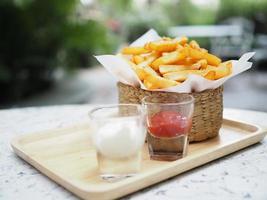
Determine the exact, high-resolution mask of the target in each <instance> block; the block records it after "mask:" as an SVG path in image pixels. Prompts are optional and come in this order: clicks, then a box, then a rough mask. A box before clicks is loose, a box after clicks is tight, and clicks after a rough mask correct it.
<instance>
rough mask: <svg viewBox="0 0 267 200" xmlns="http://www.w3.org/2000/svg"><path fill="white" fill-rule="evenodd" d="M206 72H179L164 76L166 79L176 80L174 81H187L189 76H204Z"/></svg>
mask: <svg viewBox="0 0 267 200" xmlns="http://www.w3.org/2000/svg"><path fill="white" fill-rule="evenodd" d="M204 73H205V72H204V71H203V70H183V71H178V72H170V73H166V74H164V75H163V77H164V78H167V79H170V80H174V81H179V82H182V81H185V80H186V79H187V77H188V75H189V74H197V75H203V74H204Z"/></svg>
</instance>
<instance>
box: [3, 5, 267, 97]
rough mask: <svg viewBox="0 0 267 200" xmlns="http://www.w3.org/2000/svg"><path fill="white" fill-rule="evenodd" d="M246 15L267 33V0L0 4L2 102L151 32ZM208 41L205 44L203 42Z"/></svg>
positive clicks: (47, 84) (91, 61) (28, 92)
mask: <svg viewBox="0 0 267 200" xmlns="http://www.w3.org/2000/svg"><path fill="white" fill-rule="evenodd" d="M233 16H242V17H244V18H247V19H250V20H253V21H255V23H259V24H260V26H259V27H260V28H258V29H257V31H258V32H263V33H266V32H267V31H266V30H267V22H266V18H267V1H266V0H115V1H110V0H81V1H78V0H65V1H60V0H1V1H0V29H1V31H0V89H1V91H3V92H2V95H1V96H0V101H6V100H10V99H20V98H22V97H25V96H27V95H30V94H32V93H34V92H36V91H39V90H42V89H44V88H46V87H48V86H49V85H51V83H52V82H53V74H54V71H55V69H57V68H63V69H66V70H69V71H70V70H73V69H77V68H81V67H83V68H84V67H89V66H92V65H94V64H96V63H95V61H94V59H93V55H95V54H108V53H114V52H116V50H117V49H118V48H119V47H120V45H121V44H123V43H128V42H131V41H133V40H134V39H136V38H137V37H139V36H140V35H141V34H143V33H144V32H145V31H147V30H148V29H150V28H154V29H156V30H157V31H158V32H159V33H160V34H162V35H167V31H166V30H167V29H168V28H169V27H170V26H177V25H196V24H217V23H220V22H221V21H223V20H225V19H228V18H230V17H233ZM204 42H205V41H204Z"/></svg>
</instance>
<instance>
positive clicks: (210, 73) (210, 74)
mask: <svg viewBox="0 0 267 200" xmlns="http://www.w3.org/2000/svg"><path fill="white" fill-rule="evenodd" d="M203 77H204V78H206V79H209V80H215V77H216V72H215V71H208V73H206V74H205V75H204V76H203Z"/></svg>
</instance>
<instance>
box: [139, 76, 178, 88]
mask: <svg viewBox="0 0 267 200" xmlns="http://www.w3.org/2000/svg"><path fill="white" fill-rule="evenodd" d="M145 80H146V82H148V83H150V84H151V85H150V87H151V88H153V89H163V88H168V87H172V86H175V85H178V84H179V83H178V82H176V81H173V80H168V79H165V78H162V77H161V76H158V75H157V76H154V75H149V76H147V77H146V79H145ZM144 82H145V81H144ZM151 88H150V89H151Z"/></svg>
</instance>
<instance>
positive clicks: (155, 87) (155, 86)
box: [144, 79, 158, 90]
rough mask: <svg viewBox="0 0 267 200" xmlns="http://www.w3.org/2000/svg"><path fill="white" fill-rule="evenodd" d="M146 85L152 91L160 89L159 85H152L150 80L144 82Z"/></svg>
mask: <svg viewBox="0 0 267 200" xmlns="http://www.w3.org/2000/svg"><path fill="white" fill-rule="evenodd" d="M144 85H145V87H146V88H147V89H149V90H152V89H158V88H157V85H153V83H150V82H149V81H148V80H146V79H145V80H144Z"/></svg>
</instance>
